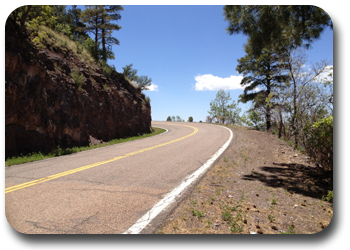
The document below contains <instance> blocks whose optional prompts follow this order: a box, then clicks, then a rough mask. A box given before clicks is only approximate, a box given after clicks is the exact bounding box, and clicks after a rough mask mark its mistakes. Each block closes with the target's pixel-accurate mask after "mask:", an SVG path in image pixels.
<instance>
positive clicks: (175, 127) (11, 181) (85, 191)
mask: <svg viewBox="0 0 350 250" xmlns="http://www.w3.org/2000/svg"><path fill="white" fill-rule="evenodd" d="M152 126H158V127H162V128H166V129H167V130H168V132H167V133H165V134H162V135H158V136H154V137H149V138H145V139H141V140H137V141H131V142H127V143H122V144H116V145H113V146H108V147H104V148H99V149H94V150H89V151H84V152H79V153H76V154H72V155H66V156H61V157H56V158H51V159H46V160H42V161H37V162H32V163H27V164H21V165H17V166H11V167H7V168H6V169H5V178H6V180H5V183H6V187H5V193H6V195H5V200H6V203H5V206H6V207H5V211H6V218H7V220H8V222H9V224H10V225H11V226H12V227H13V228H14V229H15V230H17V231H19V232H21V233H27V234H45V233H48V234H60V233H63V234H74V233H79V234H112V233H124V232H125V231H126V230H128V229H129V228H130V227H132V226H133V225H134V224H135V223H136V222H137V221H138V220H139V219H140V218H141V217H142V216H144V215H145V214H146V213H147V212H148V211H150V210H151V209H152V208H153V207H154V206H155V205H156V204H157V203H158V202H160V201H161V200H162V199H163V198H164V197H165V196H166V195H167V194H169V193H170V192H171V191H172V190H174V189H175V188H176V187H178V186H179V185H180V184H181V183H182V182H183V181H184V180H185V179H186V178H187V177H188V176H190V175H192V174H193V173H194V172H195V171H196V170H198V169H199V168H200V167H201V166H203V164H205V163H206V162H208V160H210V158H211V157H212V156H213V155H214V154H215V153H216V152H218V150H219V149H220V148H221V147H222V146H223V145H224V144H225V143H227V142H228V141H229V140H230V138H232V133H231V132H230V131H229V130H228V129H226V128H223V127H221V126H215V125H210V124H201V123H172V122H152Z"/></svg>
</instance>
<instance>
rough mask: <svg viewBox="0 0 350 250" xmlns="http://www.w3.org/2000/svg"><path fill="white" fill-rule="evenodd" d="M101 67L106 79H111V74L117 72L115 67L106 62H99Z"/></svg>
mask: <svg viewBox="0 0 350 250" xmlns="http://www.w3.org/2000/svg"><path fill="white" fill-rule="evenodd" d="M99 65H100V67H101V69H102V73H103V75H104V76H105V77H107V78H108V79H109V78H110V77H111V74H112V72H113V71H116V70H115V68H114V67H111V66H109V65H108V64H107V63H106V62H104V61H99Z"/></svg>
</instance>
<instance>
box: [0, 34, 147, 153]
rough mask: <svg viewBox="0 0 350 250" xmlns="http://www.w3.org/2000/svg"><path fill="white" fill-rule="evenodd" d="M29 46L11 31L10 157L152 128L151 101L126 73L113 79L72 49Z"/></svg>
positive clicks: (7, 60) (8, 83) (7, 119)
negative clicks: (78, 80)
mask: <svg viewBox="0 0 350 250" xmlns="http://www.w3.org/2000/svg"><path fill="white" fill-rule="evenodd" d="M27 47H28V43H27V42H25V41H20V39H18V38H15V37H9V36H6V58H5V110H6V111H5V114H6V117H5V123H6V124H5V125H6V126H5V148H6V151H5V157H6V158H8V157H11V156H15V155H19V154H20V153H23V154H28V153H29V152H38V151H41V152H49V151H51V150H53V149H55V148H57V146H58V145H60V147H61V148H67V147H69V148H70V147H73V146H84V145H89V143H90V141H91V138H94V139H96V140H102V141H109V140H111V139H115V138H123V137H127V136H134V135H137V134H141V133H149V132H150V126H151V107H150V104H149V103H148V102H146V100H145V96H144V94H142V93H141V92H140V90H139V89H137V88H135V87H134V86H132V85H130V83H129V82H127V81H125V80H124V79H123V77H122V76H121V74H120V73H117V72H113V73H112V74H111V76H110V77H109V79H107V78H106V77H105V76H104V75H103V73H102V70H101V69H100V68H98V67H97V66H94V65H89V64H86V63H83V62H81V61H79V60H78V58H77V57H76V55H75V54H73V53H72V52H60V51H56V52H52V51H49V50H47V49H44V50H36V49H33V48H32V49H31V52H28V50H26V48H27ZM28 53H29V55H28ZM76 70H78V71H79V72H80V73H81V74H83V75H84V77H85V80H84V82H83V85H82V88H81V89H78V87H77V85H76V84H75V83H74V80H73V79H72V77H71V76H70V73H71V72H73V71H76Z"/></svg>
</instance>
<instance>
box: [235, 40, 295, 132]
mask: <svg viewBox="0 0 350 250" xmlns="http://www.w3.org/2000/svg"><path fill="white" fill-rule="evenodd" d="M245 52H246V53H247V55H246V56H244V57H242V58H240V59H238V60H237V61H238V63H239V64H238V65H237V68H236V70H237V71H238V72H239V73H240V74H243V76H244V77H243V79H242V81H241V85H242V86H245V89H244V93H243V94H242V95H240V100H239V101H240V102H243V103H246V102H248V101H253V102H254V104H255V107H262V108H263V109H264V110H265V114H266V129H267V130H269V129H270V127H271V108H273V106H272V105H271V101H270V102H269V103H270V104H268V103H267V98H269V99H271V98H272V97H271V93H272V90H273V89H274V88H277V87H282V85H281V83H283V82H284V81H287V80H288V77H289V76H288V75H286V74H283V71H282V70H283V69H284V68H285V67H286V63H285V62H284V60H286V59H287V53H286V52H284V53H282V52H276V51H274V48H273V47H269V48H264V49H262V51H261V53H260V55H256V54H254V50H253V48H252V44H251V40H250V39H249V40H248V44H247V45H246V46H245ZM257 89H259V90H257Z"/></svg>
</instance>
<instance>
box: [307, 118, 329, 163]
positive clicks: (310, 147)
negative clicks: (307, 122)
mask: <svg viewBox="0 0 350 250" xmlns="http://www.w3.org/2000/svg"><path fill="white" fill-rule="evenodd" d="M303 133H304V135H305V137H306V138H307V139H306V142H305V151H306V153H307V154H308V155H309V156H310V157H311V158H312V159H313V160H314V161H315V162H316V163H317V164H319V165H321V166H322V167H323V168H324V169H325V170H333V116H329V117H326V118H323V119H321V120H320V121H319V122H316V123H314V124H313V125H312V126H306V127H305V128H304V130H303Z"/></svg>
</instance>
